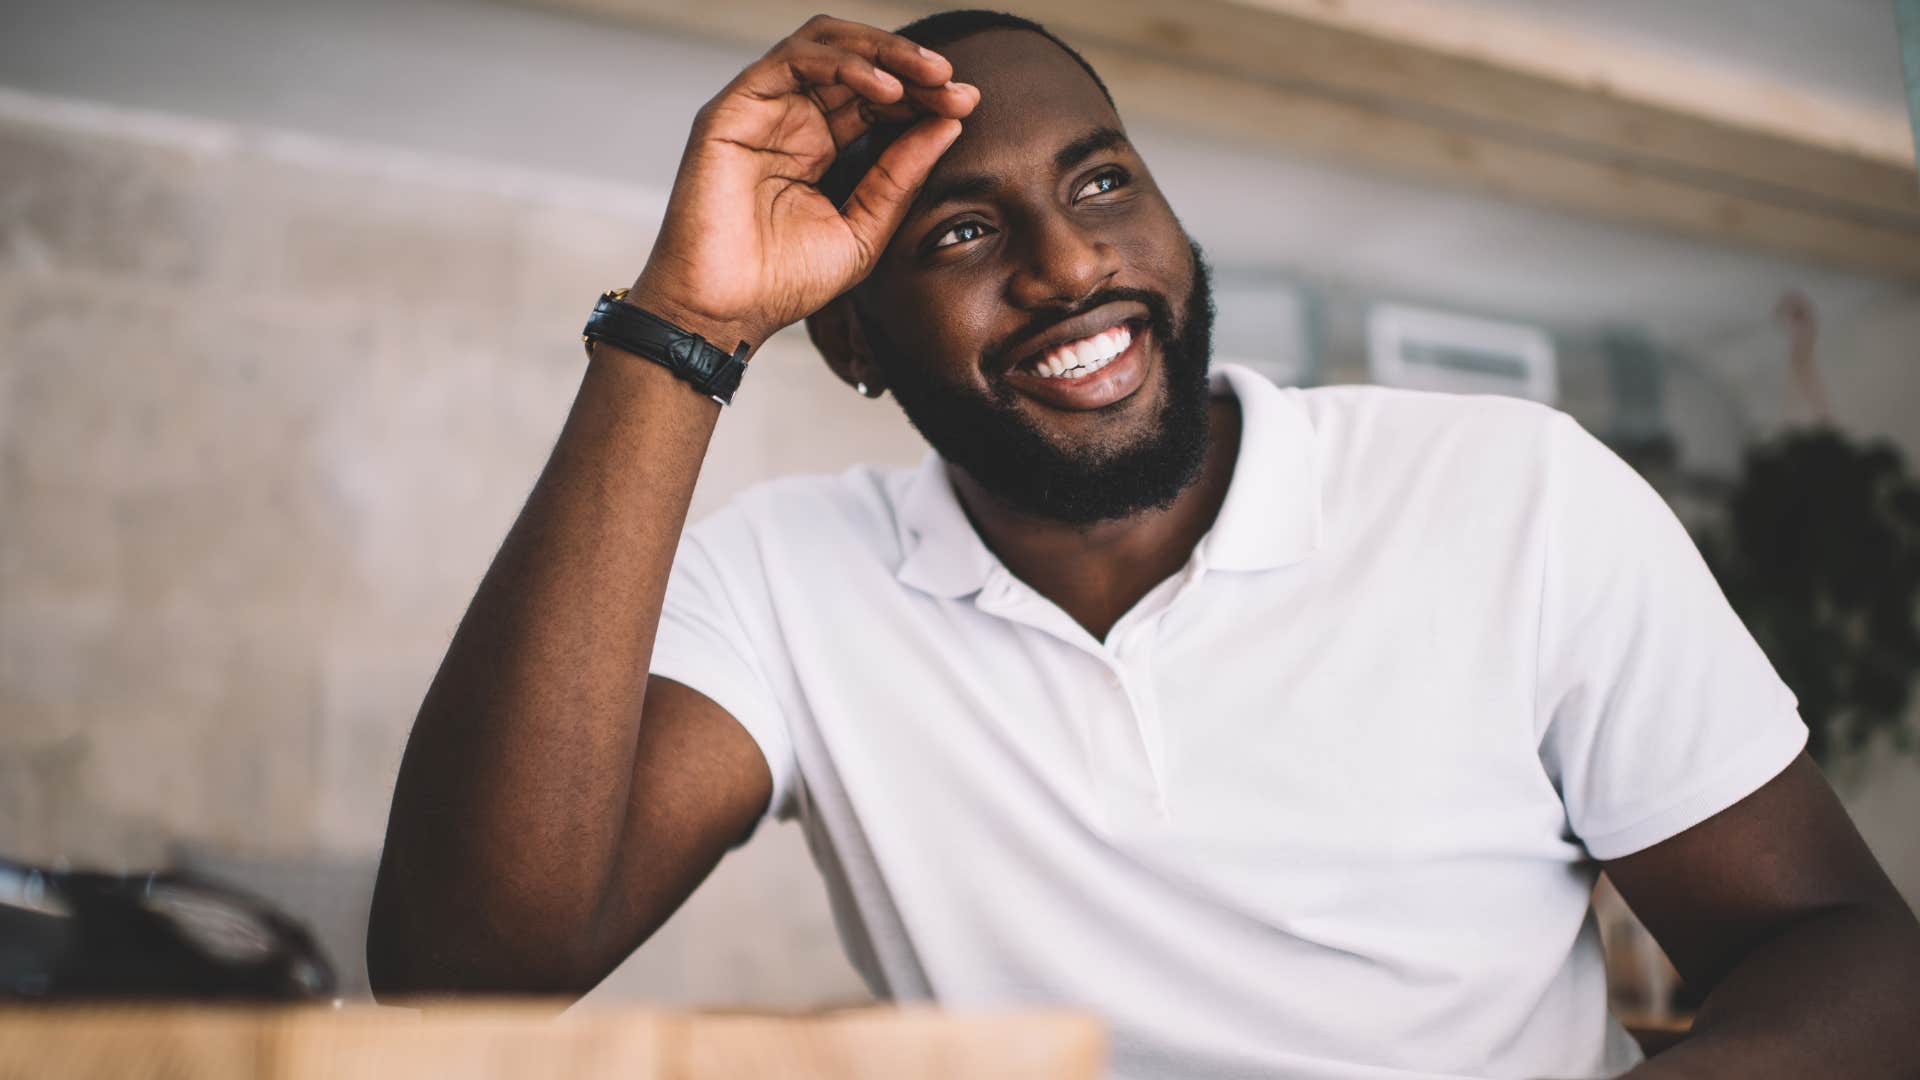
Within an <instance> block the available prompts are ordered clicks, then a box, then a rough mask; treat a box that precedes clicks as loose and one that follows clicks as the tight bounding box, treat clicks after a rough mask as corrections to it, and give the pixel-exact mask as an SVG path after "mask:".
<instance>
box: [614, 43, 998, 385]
mask: <svg viewBox="0 0 1920 1080" xmlns="http://www.w3.org/2000/svg"><path fill="white" fill-rule="evenodd" d="M952 77H953V67H952V65H951V64H949V63H948V62H947V61H946V59H945V58H943V57H941V56H940V55H938V54H937V53H933V52H930V51H928V50H925V49H922V48H921V47H919V46H918V45H915V44H914V43H913V42H911V41H908V40H907V39H906V38H903V37H900V36H898V35H895V34H889V33H887V32H886V31H884V30H876V29H874V28H873V27H871V26H863V25H861V24H859V23H853V22H846V21H844V20H840V19H832V18H828V17H826V16H824V15H821V16H815V17H814V18H812V19H810V20H808V21H807V24H806V25H805V26H802V27H801V28H800V29H799V30H798V31H796V32H795V33H794V34H793V35H792V36H791V37H788V38H786V39H785V40H783V41H781V42H780V43H779V44H778V45H775V46H774V47H773V48H772V49H771V50H769V51H768V52H767V54H766V55H765V56H763V57H761V58H760V59H759V60H756V61H754V63H753V64H752V65H751V66H749V67H748V68H747V69H746V70H745V71H743V72H741V73H740V75H739V76H738V77H737V78H735V79H734V80H733V82H731V83H729V84H728V85H727V87H726V89H724V90H722V91H721V92H720V94H719V96H717V97H715V98H714V99H713V100H712V101H710V102H708V103H707V104H706V106H705V107H704V108H702V109H701V110H700V112H699V114H698V116H697V117H696V118H695V120H694V124H693V132H692V135H691V136H690V137H689V138H688V141H687V149H686V152H685V154H684V155H683V156H682V158H681V160H680V172H679V175H678V176H677V177H676V178H675V179H674V184H673V196H672V198H671V199H670V200H669V201H668V204H667V213H666V218H665V220H664V222H663V223H662V224H661V228H660V235H659V238H658V239H657V240H656V241H655V243H654V249H653V254H652V256H651V257H650V258H649V259H648V261H647V267H646V270H645V271H644V272H642V274H641V275H640V280H639V281H638V282H637V283H636V284H635V286H634V289H633V293H632V295H631V296H630V299H631V300H632V302H634V303H636V304H639V305H640V306H642V307H645V308H648V309H649V310H652V311H654V312H656V313H658V314H659V315H661V316H663V317H665V318H667V319H670V320H672V321H674V322H678V323H680V325H682V326H684V327H686V328H687V329H689V330H692V331H694V332H695V333H698V334H701V335H702V336H703V337H706V338H707V339H708V340H709V341H711V342H712V343H713V344H715V345H717V346H719V347H720V348H723V349H726V348H731V347H732V345H733V344H734V342H736V341H746V342H749V343H751V344H753V345H755V346H758V345H759V344H760V343H761V342H763V341H765V340H766V338H767V337H768V336H769V335H771V334H772V333H773V332H774V331H776V330H778V329H780V328H781V327H783V326H786V325H788V324H789V323H793V322H796V321H798V320H800V319H802V318H805V317H806V316H807V315H809V314H811V313H812V312H814V311H815V310H817V309H818V308H820V307H821V306H822V305H824V304H825V303H826V302H827V301H829V300H831V299H833V298H834V297H835V296H838V295H839V294H840V293H842V292H845V291H846V290H847V289H848V288H850V287H852V286H853V285H854V284H855V283H856V282H858V281H859V280H860V279H861V278H863V277H865V276H866V274H867V272H868V271H869V270H871V269H872V268H873V265H874V263H875V261H877V260H878V259H879V257H880V253H881V251H883V250H884V249H885V248H886V246H887V241H888V239H889V238H890V237H891V236H892V235H893V231H894V230H895V229H896V228H898V227H899V225H900V220H901V218H902V217H904V216H905V214H906V211H907V206H908V204H909V203H910V202H911V201H912V199H913V196H914V194H915V193H916V192H917V191H918V190H919V188H920V185H921V184H922V183H924V182H925V180H926V178H927V174H928V173H929V172H930V171H932V169H933V166H934V163H935V162H936V161H938V160H939V158H940V155H941V154H943V153H945V152H946V149H947V147H948V146H950V145H952V144H953V140H954V139H955V138H957V137H958V136H959V134H960V118H961V117H963V116H966V115H967V114H968V113H969V112H971V111H973V107H974V106H975V105H976V104H978V102H979V100H980V94H979V91H978V90H976V89H975V88H973V87H971V86H968V85H966V84H964V83H954V82H951V81H950V80H951V79H952ZM910 117H918V120H917V121H916V122H915V123H913V124H912V126H910V127H909V128H908V129H907V130H906V132H905V133H904V134H902V135H901V136H900V137H899V138H897V139H895V140H894V141H893V143H892V144H891V145H889V146H888V147H887V148H886V150H885V151H883V152H882V153H881V154H880V156H879V158H878V159H877V160H876V161H875V163H874V165H873V167H872V168H871V169H869V170H868V172H867V175H866V176H864V177H862V178H861V180H860V182H859V184H858V185H857V186H856V187H855V188H854V191H853V195H852V197H851V198H849V199H848V200H847V203H846V207H845V212H844V213H843V212H842V211H841V210H840V209H838V208H836V207H835V206H834V205H833V204H832V202H830V201H829V200H828V199H827V197H826V196H824V195H822V194H821V193H820V191H819V189H818V188H816V187H815V186H814V185H815V184H816V183H818V182H819V180H820V178H821V176H823V175H824V174H825V173H826V171H827V167H828V165H830V164H831V163H832V162H833V159H834V155H835V154H837V153H838V152H839V151H840V150H841V149H842V148H844V147H845V146H846V145H847V144H848V143H850V142H852V141H853V140H854V139H856V138H858V137H859V136H860V135H861V134H862V133H863V132H865V131H866V130H867V128H868V127H869V126H870V125H871V124H872V123H874V122H875V121H887V120H904V119H908V118H910Z"/></svg>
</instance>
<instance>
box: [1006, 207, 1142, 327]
mask: <svg viewBox="0 0 1920 1080" xmlns="http://www.w3.org/2000/svg"><path fill="white" fill-rule="evenodd" d="M1026 232H1027V251H1026V253H1025V254H1026V258H1025V259H1024V260H1023V265H1022V266H1021V267H1020V269H1019V270H1018V271H1016V272H1015V273H1014V275H1013V278H1012V280H1010V281H1009V282H1008V283H1007V287H1008V292H1009V299H1011V300H1012V301H1013V303H1014V304H1015V305H1016V306H1019V307H1022V308H1046V307H1072V306H1074V305H1076V304H1078V303H1080V302H1081V301H1082V300H1085V299H1086V298H1087V297H1088V296H1090V295H1092V294H1093V292H1094V291H1095V290H1097V289H1099V288H1100V287H1101V286H1103V285H1105V284H1106V283H1107V282H1108V281H1109V280H1110V279H1112V277H1113V276H1114V275H1115V274H1117V273H1119V272H1120V253H1119V251H1118V250H1116V249H1115V248H1114V246H1113V245H1112V244H1110V243H1107V242H1105V241H1103V240H1101V239H1100V238H1099V237H1097V236H1095V235H1093V234H1091V233H1089V232H1087V231H1086V230H1084V229H1082V228H1080V227H1079V226H1078V225H1077V224H1076V223H1075V222H1073V221H1072V220H1070V219H1067V218H1066V217H1064V216H1062V215H1049V216H1047V217H1046V218H1045V219H1044V220H1039V221H1033V222H1029V223H1028V224H1027V229H1026Z"/></svg>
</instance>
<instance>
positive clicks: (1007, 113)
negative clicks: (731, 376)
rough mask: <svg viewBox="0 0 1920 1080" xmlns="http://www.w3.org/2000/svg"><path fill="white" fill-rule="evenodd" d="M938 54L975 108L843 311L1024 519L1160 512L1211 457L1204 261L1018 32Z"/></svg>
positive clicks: (900, 386)
mask: <svg viewBox="0 0 1920 1080" xmlns="http://www.w3.org/2000/svg"><path fill="white" fill-rule="evenodd" d="M940 51H941V52H942V53H943V54H944V55H945V56H946V57H947V58H948V59H950V60H951V61H952V62H953V65H954V70H955V76H954V77H955V78H956V79H958V80H962V81H965V82H971V83H974V84H975V85H977V86H979V87H980V91H981V102H980V106H979V107H978V108H977V109H975V110H974V112H973V114H972V115H971V116H969V117H968V118H967V120H966V127H965V131H964V133H963V134H962V135H961V136H960V139H959V140H958V141H957V142H956V143H955V144H954V146H953V148H952V149H951V150H949V151H948V152H947V154H946V156H945V157H943V158H942V159H941V161H940V164H939V165H938V167H936V168H935V170H934V172H933V174H932V176H931V177H930V178H929V179H928V181H927V184H926V187H925V188H924V189H923V191H922V194H921V196H920V199H919V200H918V201H917V202H916V203H915V205H914V207H913V209H912V210H911V211H910V212H909V213H908V216H907V218H906V220H905V222H904V223H903V224H902V225H901V227H900V229H899V231H898V232H896V233H895V235H894V237H893V240H892V242H891V243H890V245H889V246H888V248H887V251H886V252H885V254H884V255H883V256H882V258H881V261H880V263H879V265H878V266H877V267H876V269H875V270H874V272H873V274H872V276H871V277H869V278H868V280H867V281H866V283H864V284H863V285H862V286H861V287H860V289H859V290H858V291H857V293H856V295H855V305H856V309H857V310H858V312H859V313H860V318H861V325H862V326H863V327H864V329H865V331H866V335H867V338H868V342H869V345H870V346H871V347H872V349H873V352H874V356H875V362H876V364H877V365H878V366H879V367H880V368H881V370H882V371H883V372H884V374H885V375H886V378H887V382H888V385H889V386H890V387H891V389H892V390H893V392H894V395H895V396H896V397H897V398H898V399H899V401H900V404H901V407H902V408H903V409H904V410H905V411H906V413H907V416H908V418H909V419H910V420H912V421H913V423H914V425H915V426H916V427H918V428H919V429H920V430H921V432H922V433H923V434H924V435H925V436H926V438H927V440H928V442H929V443H931V444H932V445H933V447H934V449H936V450H938V451H939V452H940V453H941V455H942V456H943V457H945V458H946V459H947V460H948V461H950V462H952V463H953V464H955V465H957V466H959V467H960V468H961V469H962V470H964V471H965V472H967V473H968V474H969V475H970V476H972V477H973V479H974V480H975V481H976V482H978V483H979V484H980V485H981V486H982V487H984V488H985V489H986V490H988V491H989V492H991V493H992V494H994V495H995V496H997V497H999V498H1001V499H1002V500H1004V501H1006V502H1007V503H1008V504H1010V505H1011V506H1013V507H1014V508H1016V509H1019V510H1022V511H1025V512H1028V513H1032V514H1036V515H1038V516H1042V517H1047V518H1052V519H1055V520H1062V521H1069V522H1074V523H1090V522H1094V521H1100V520H1105V519H1111V518H1117V517H1122V516H1125V515H1127V514H1130V513H1133V512H1136V511H1139V510H1142V509H1145V508H1148V507H1152V506H1164V505H1167V504H1168V503H1170V502H1171V501H1172V500H1173V497H1174V496H1175V495H1177V494H1178V493H1179V491H1180V490H1181V489H1182V488H1184V487H1185V486H1186V485H1187V484H1188V483H1190V482H1191V481H1192V479H1193V478H1194V477H1195V476H1196V475H1197V474H1198V470H1199V466H1200V462H1201V460H1202V458H1203V457H1204V454H1205V447H1206V364H1207V350H1208V341H1207V336H1208V332H1209V328H1210V326H1211V306H1210V302H1209V298H1208V293H1207V285H1206V274H1205V267H1204V263H1202V261H1201V259H1200V255H1199V251H1198V249H1197V248H1195V247H1193V246H1192V245H1191V243H1190V241H1189V240H1188V238H1187V236H1186V233H1185V231H1184V230H1183V229H1182V228H1181V227H1180V223H1179V222H1178V221H1177V220H1176V219H1175V217H1174V215H1173V212H1172V210H1171V209H1170V208H1169V207H1168V206H1167V203H1166V200H1165V199H1164V198H1162V197H1161V195H1160V192H1159V190H1158V189H1157V188H1156V187H1154V185H1153V181H1152V178H1151V177H1150V176H1149V175H1148V173H1147V170H1146V166H1145V165H1144V164H1143V163H1142V162H1141V160H1140V158H1139V156H1138V155H1137V154H1136V153H1135V152H1134V150H1133V148H1132V146H1131V145H1130V144H1129V143H1128V141H1127V139H1126V137H1125V135H1124V134H1122V132H1121V130H1120V120H1119V117H1118V116H1117V115H1116V114H1115V113H1114V111H1113V108H1112V106H1111V105H1109V104H1108V103H1107V101H1106V98H1105V97H1104V96H1103V95H1102V94H1101V92H1100V90H1099V87H1098V86H1097V85H1095V83H1094V81H1093V80H1092V79H1091V78H1089V77H1088V75H1087V73H1086V72H1085V71H1083V70H1082V69H1081V68H1080V66H1079V65H1078V64H1076V63H1074V61H1073V59H1072V58H1071V57H1070V56H1068V55H1067V54H1066V53H1064V52H1062V51H1061V50H1060V49H1059V48H1058V47H1057V46H1055V45H1054V44H1053V43H1051V42H1049V41H1048V40H1046V39H1045V38H1043V37H1041V36H1040V35H1038V34H1033V33H1027V32H1024V31H1013V30H994V31H987V32H984V33H980V34H975V35H972V36H970V37H967V38H963V39H961V40H960V41H957V42H954V43H952V44H949V45H947V46H945V47H943V48H942V49H941V50H940Z"/></svg>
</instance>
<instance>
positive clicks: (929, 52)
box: [920, 45, 942, 60]
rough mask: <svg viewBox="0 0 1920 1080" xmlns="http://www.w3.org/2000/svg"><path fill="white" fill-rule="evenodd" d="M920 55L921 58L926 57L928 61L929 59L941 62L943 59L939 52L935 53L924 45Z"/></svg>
mask: <svg viewBox="0 0 1920 1080" xmlns="http://www.w3.org/2000/svg"><path fill="white" fill-rule="evenodd" d="M920 55H921V56H924V57H926V58H927V59H929V60H939V59H942V57H941V55H940V54H939V53H937V52H934V51H933V50H932V49H929V48H927V47H926V46H924V45H923V46H921V47H920Z"/></svg>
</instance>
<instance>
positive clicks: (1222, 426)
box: [947, 395, 1240, 641]
mask: <svg viewBox="0 0 1920 1080" xmlns="http://www.w3.org/2000/svg"><path fill="white" fill-rule="evenodd" d="M1208 410H1209V411H1208V425H1207V457H1206V461H1205V462H1204V463H1203V464H1202V465H1201V467H1200V475H1199V477H1198V478H1197V479H1196V480H1195V481H1194V482H1193V483H1191V484H1189V485H1187V488H1186V490H1185V491H1182V492H1181V493H1180V494H1179V496H1178V497H1177V498H1175V499H1174V501H1173V504H1172V505H1171V506H1168V507H1166V508H1164V509H1155V510H1146V511H1143V512H1141V513H1138V514H1134V515H1131V516H1128V517H1124V518H1119V519H1116V520H1113V521H1103V522H1099V523H1097V524H1093V525H1066V524H1062V523H1060V522H1057V521H1049V520H1047V519H1045V518H1039V517H1034V516H1032V515H1030V514H1023V513H1020V512H1019V511H1016V510H1014V509H1012V508H1010V507H1008V506H1007V505H1006V504H1005V503H1003V502H1001V501H1000V500H998V499H996V498H995V497H993V496H992V495H991V494H989V493H988V492H987V491H986V490H985V489H984V488H982V487H981V486H980V485H979V484H977V483H975V482H974V480H973V478H972V477H970V476H968V475H967V474H966V473H964V472H962V471H960V470H959V469H956V468H953V467H952V466H948V468H947V474H948V475H949V476H950V477H951V478H952V480H953V487H954V491H955V492H957V493H958V494H959V496H960V503H961V505H962V506H963V507H965V508H966V511H967V516H968V517H969V518H970V519H971V520H972V521H973V526H974V528H975V529H976V530H977V531H978V532H979V533H980V539H981V540H982V541H984V542H985V543H986V545H987V547H988V549H989V550H991V551H992V552H993V553H994V554H995V555H997V556H999V558H1000V561H1001V562H1002V563H1004V564H1005V565H1006V567H1007V569H1008V570H1010V571H1012V572H1013V574H1014V576H1016V577H1018V578H1019V579H1020V580H1022V581H1024V582H1026V583H1027V584H1028V585H1030V586H1032V587H1033V589H1034V591H1035V592H1038V593H1039V594H1040V595H1042V596H1044V597H1046V598H1047V599H1049V600H1051V601H1053V602H1054V603H1055V604H1056V605H1058V606H1059V607H1060V609H1061V610H1062V611H1065V612H1066V613H1067V614H1068V615H1070V616H1072V617H1073V620H1074V621H1075V622H1077V623H1079V624H1080V625H1081V626H1084V627H1086V629H1087V632H1088V633H1090V634H1092V635H1093V636H1094V637H1095V638H1096V639H1098V640H1101V641H1104V640H1106V636H1107V631H1109V630H1111V629H1112V628H1113V624H1114V623H1116V622H1118V621H1119V620H1120V617H1121V616H1122V615H1125V614H1126V613H1127V611H1128V610H1129V609H1131V608H1132V607H1133V605H1135V604H1136V603H1139V601H1140V598H1141V597H1143V596H1145V595H1146V594H1147V593H1148V592H1149V591H1150V590H1151V589H1152V588H1153V587H1154V586H1155V585H1158V584H1159V583H1160V582H1162V581H1165V580H1166V579H1167V578H1169V577H1171V576H1172V575H1173V574H1174V573H1176V572H1178V571H1179V569H1180V568H1181V567H1182V566H1185V565H1186V562H1187V560H1188V559H1189V558H1191V557H1192V556H1193V548H1194V545H1195V544H1198V543H1199V542H1200V538H1201V537H1203V536H1205V535H1206V534H1207V530H1208V529H1211V528H1212V527H1213V522H1214V518H1216V517H1218V516H1219V514H1220V504H1221V503H1222V502H1224V501H1225V500H1226V497H1227V488H1228V486H1229V485H1230V484H1231V482H1232V480H1233V466H1234V461H1235V459H1236V458H1237V457H1238V456H1239V450H1240V404H1239V402H1238V401H1237V400H1236V399H1235V398H1234V397H1233V396H1232V395H1225V396H1221V397H1216V398H1214V399H1213V400H1212V401H1211V402H1210V404H1209V406H1208Z"/></svg>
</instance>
